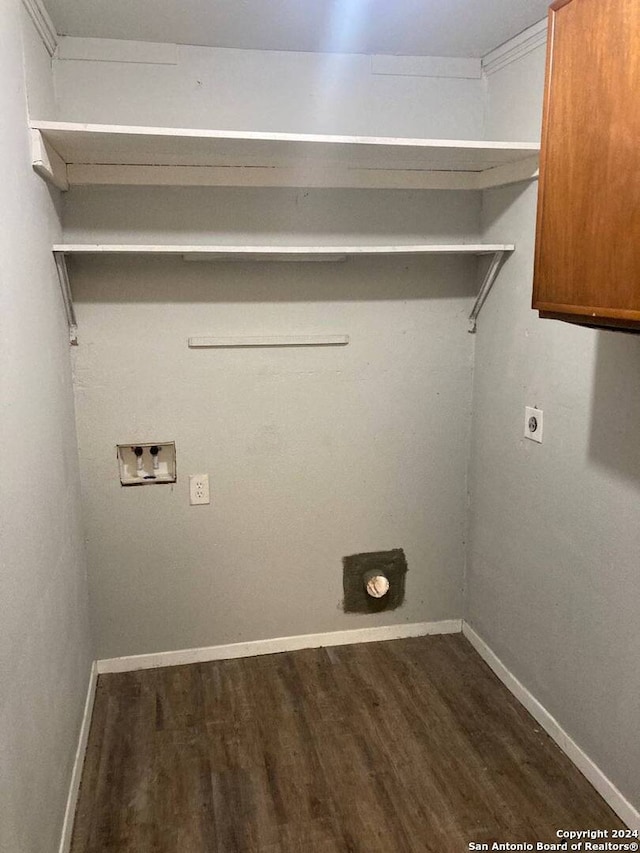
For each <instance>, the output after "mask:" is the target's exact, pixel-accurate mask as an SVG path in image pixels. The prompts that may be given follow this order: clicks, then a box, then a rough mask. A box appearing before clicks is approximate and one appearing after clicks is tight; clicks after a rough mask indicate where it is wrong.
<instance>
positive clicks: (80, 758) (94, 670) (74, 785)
mask: <svg viewBox="0 0 640 853" xmlns="http://www.w3.org/2000/svg"><path fill="white" fill-rule="evenodd" d="M97 684H98V667H97V665H96V661H94V662H93V664H92V665H91V672H90V674H89V687H88V689H87V698H86V700H85V703H84V713H83V715H82V723H81V725H80V735H79V737H78V747H77V749H76V757H75V760H74V762H73V771H72V773H71V784H70V785H69V795H68V796H67V807H66V809H65V813H64V823H63V824H62V836H61V838H60V846H59V848H58V853H69V850H70V849H71V836H72V834H73V821H74V818H75V815H76V804H77V802H78V793H79V791H80V780H81V778H82V767H83V765H84V755H85V752H86V751H87V742H88V740H89V729H90V728H91V714H92V713H93V702H94V699H95V697H96V686H97Z"/></svg>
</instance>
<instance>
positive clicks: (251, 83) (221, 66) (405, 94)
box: [54, 39, 483, 139]
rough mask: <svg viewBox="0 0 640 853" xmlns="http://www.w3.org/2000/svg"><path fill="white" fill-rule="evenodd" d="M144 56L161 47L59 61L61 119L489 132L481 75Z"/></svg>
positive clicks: (366, 60) (322, 60)
mask: <svg viewBox="0 0 640 853" xmlns="http://www.w3.org/2000/svg"><path fill="white" fill-rule="evenodd" d="M72 42H73V48H74V52H75V54H77V52H78V50H79V49H80V48H81V47H82V45H83V44H84V52H85V55H87V56H92V55H96V52H98V51H99V52H100V55H102V56H105V55H106V56H109V55H113V56H115V55H116V54H115V51H116V50H118V51H122V42H119V43H115V46H114V43H110V42H109V41H108V40H106V41H105V40H93V39H90V40H83V39H73V40H72ZM78 43H79V44H78ZM168 47H169V49H170V51H169V58H171V48H172V47H173V46H168ZM69 50H70V49H69ZM145 50H147V51H148V50H153V51H154V56H155V52H156V51H157V48H156V47H155V46H152V47H151V48H150V47H149V46H146V48H145V45H143V44H141V45H140V46H139V47H137V48H136V50H135V57H136V59H137V60H138V61H137V62H106V61H79V60H71V59H67V60H62V59H60V60H57V61H56V62H55V63H54V68H55V82H56V92H57V96H58V101H59V118H60V119H61V120H67V121H83V122H99V123H100V122H101V123H116V124H118V123H120V124H138V125H160V126H162V125H166V126H174V127H209V128H217V129H220V130H258V131H260V130H262V131H282V132H308V133H314V132H315V133H343V134H362V135H367V134H368V135H380V136H385V135H388V136H394V135H395V136H425V137H429V136H434V137H438V138H449V137H451V138H461V139H467V138H469V139H474V138H479V136H480V133H481V129H482V111H483V106H482V81H481V80H480V79H479V77H476V78H475V79H465V78H450V77H442V76H439V77H422V76H410V75H387V74H374V73H372V67H371V57H368V56H362V55H355V54H314V53H294V52H282V51H260V50H231V49H225V48H217V49H216V48H206V47H190V46H184V45H179V46H177V48H175V47H173V50H174V51H175V53H174V54H173V55H174V56H175V58H176V64H174V65H171V64H154V63H152V62H145ZM152 58H153V57H152ZM390 59H393V58H390ZM452 64H453V65H455V60H452ZM416 65H417V66H420V65H422V66H424V65H425V61H424V60H422V62H421V63H416Z"/></svg>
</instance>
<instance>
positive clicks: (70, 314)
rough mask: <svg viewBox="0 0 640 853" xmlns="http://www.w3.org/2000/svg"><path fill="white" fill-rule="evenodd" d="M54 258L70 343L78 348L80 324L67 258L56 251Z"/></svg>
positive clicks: (62, 253)
mask: <svg viewBox="0 0 640 853" xmlns="http://www.w3.org/2000/svg"><path fill="white" fill-rule="evenodd" d="M53 257H54V259H55V262H56V270H57V272H58V283H59V285H60V292H61V293H62V301H63V303H64V312H65V315H66V317H67V325H68V326H69V343H70V344H72V345H73V346H77V345H78V322H77V320H76V312H75V309H74V307H73V294H72V293H71V285H70V283H69V272H68V270H67V258H66V256H65V253H64V252H56V251H54V253H53Z"/></svg>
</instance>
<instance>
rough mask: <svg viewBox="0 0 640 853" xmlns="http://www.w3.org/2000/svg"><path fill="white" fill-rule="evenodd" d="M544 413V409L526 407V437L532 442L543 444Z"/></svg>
mask: <svg viewBox="0 0 640 853" xmlns="http://www.w3.org/2000/svg"><path fill="white" fill-rule="evenodd" d="M542 428H543V412H542V409H534V408H533V406H525V410H524V437H525V438H528V439H529V440H530V441H537V442H538V444H542Z"/></svg>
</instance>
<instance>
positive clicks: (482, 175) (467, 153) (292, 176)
mask: <svg viewBox="0 0 640 853" xmlns="http://www.w3.org/2000/svg"><path fill="white" fill-rule="evenodd" d="M31 127H32V133H33V166H34V168H35V170H36V171H37V172H38V173H39V174H40V175H41V176H42V177H43V178H45V179H46V180H48V181H50V182H51V183H53V184H55V185H56V186H58V187H59V188H60V189H68V187H69V186H73V185H80V184H83V185H84V184H137V185H164V186H263V187H282V186H288V187H352V188H378V189H402V188H404V189H465V190H478V189H484V188H486V187H491V186H499V185H502V184H508V183H513V182H515V181H519V180H525V179H529V178H532V177H535V176H536V174H537V168H538V154H539V151H540V147H539V145H538V144H536V143H530V142H476V141H469V140H450V139H409V138H403V137H374V136H372V137H368V136H323V135H318V134H293V133H256V132H238V131H221V130H220V131H219V130H197V129H196V130H194V129H191V130H189V129H187V130H185V129H181V128H167V127H130V126H123V125H100V124H77V123H73V122H48V121H36V122H32V125H31Z"/></svg>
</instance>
